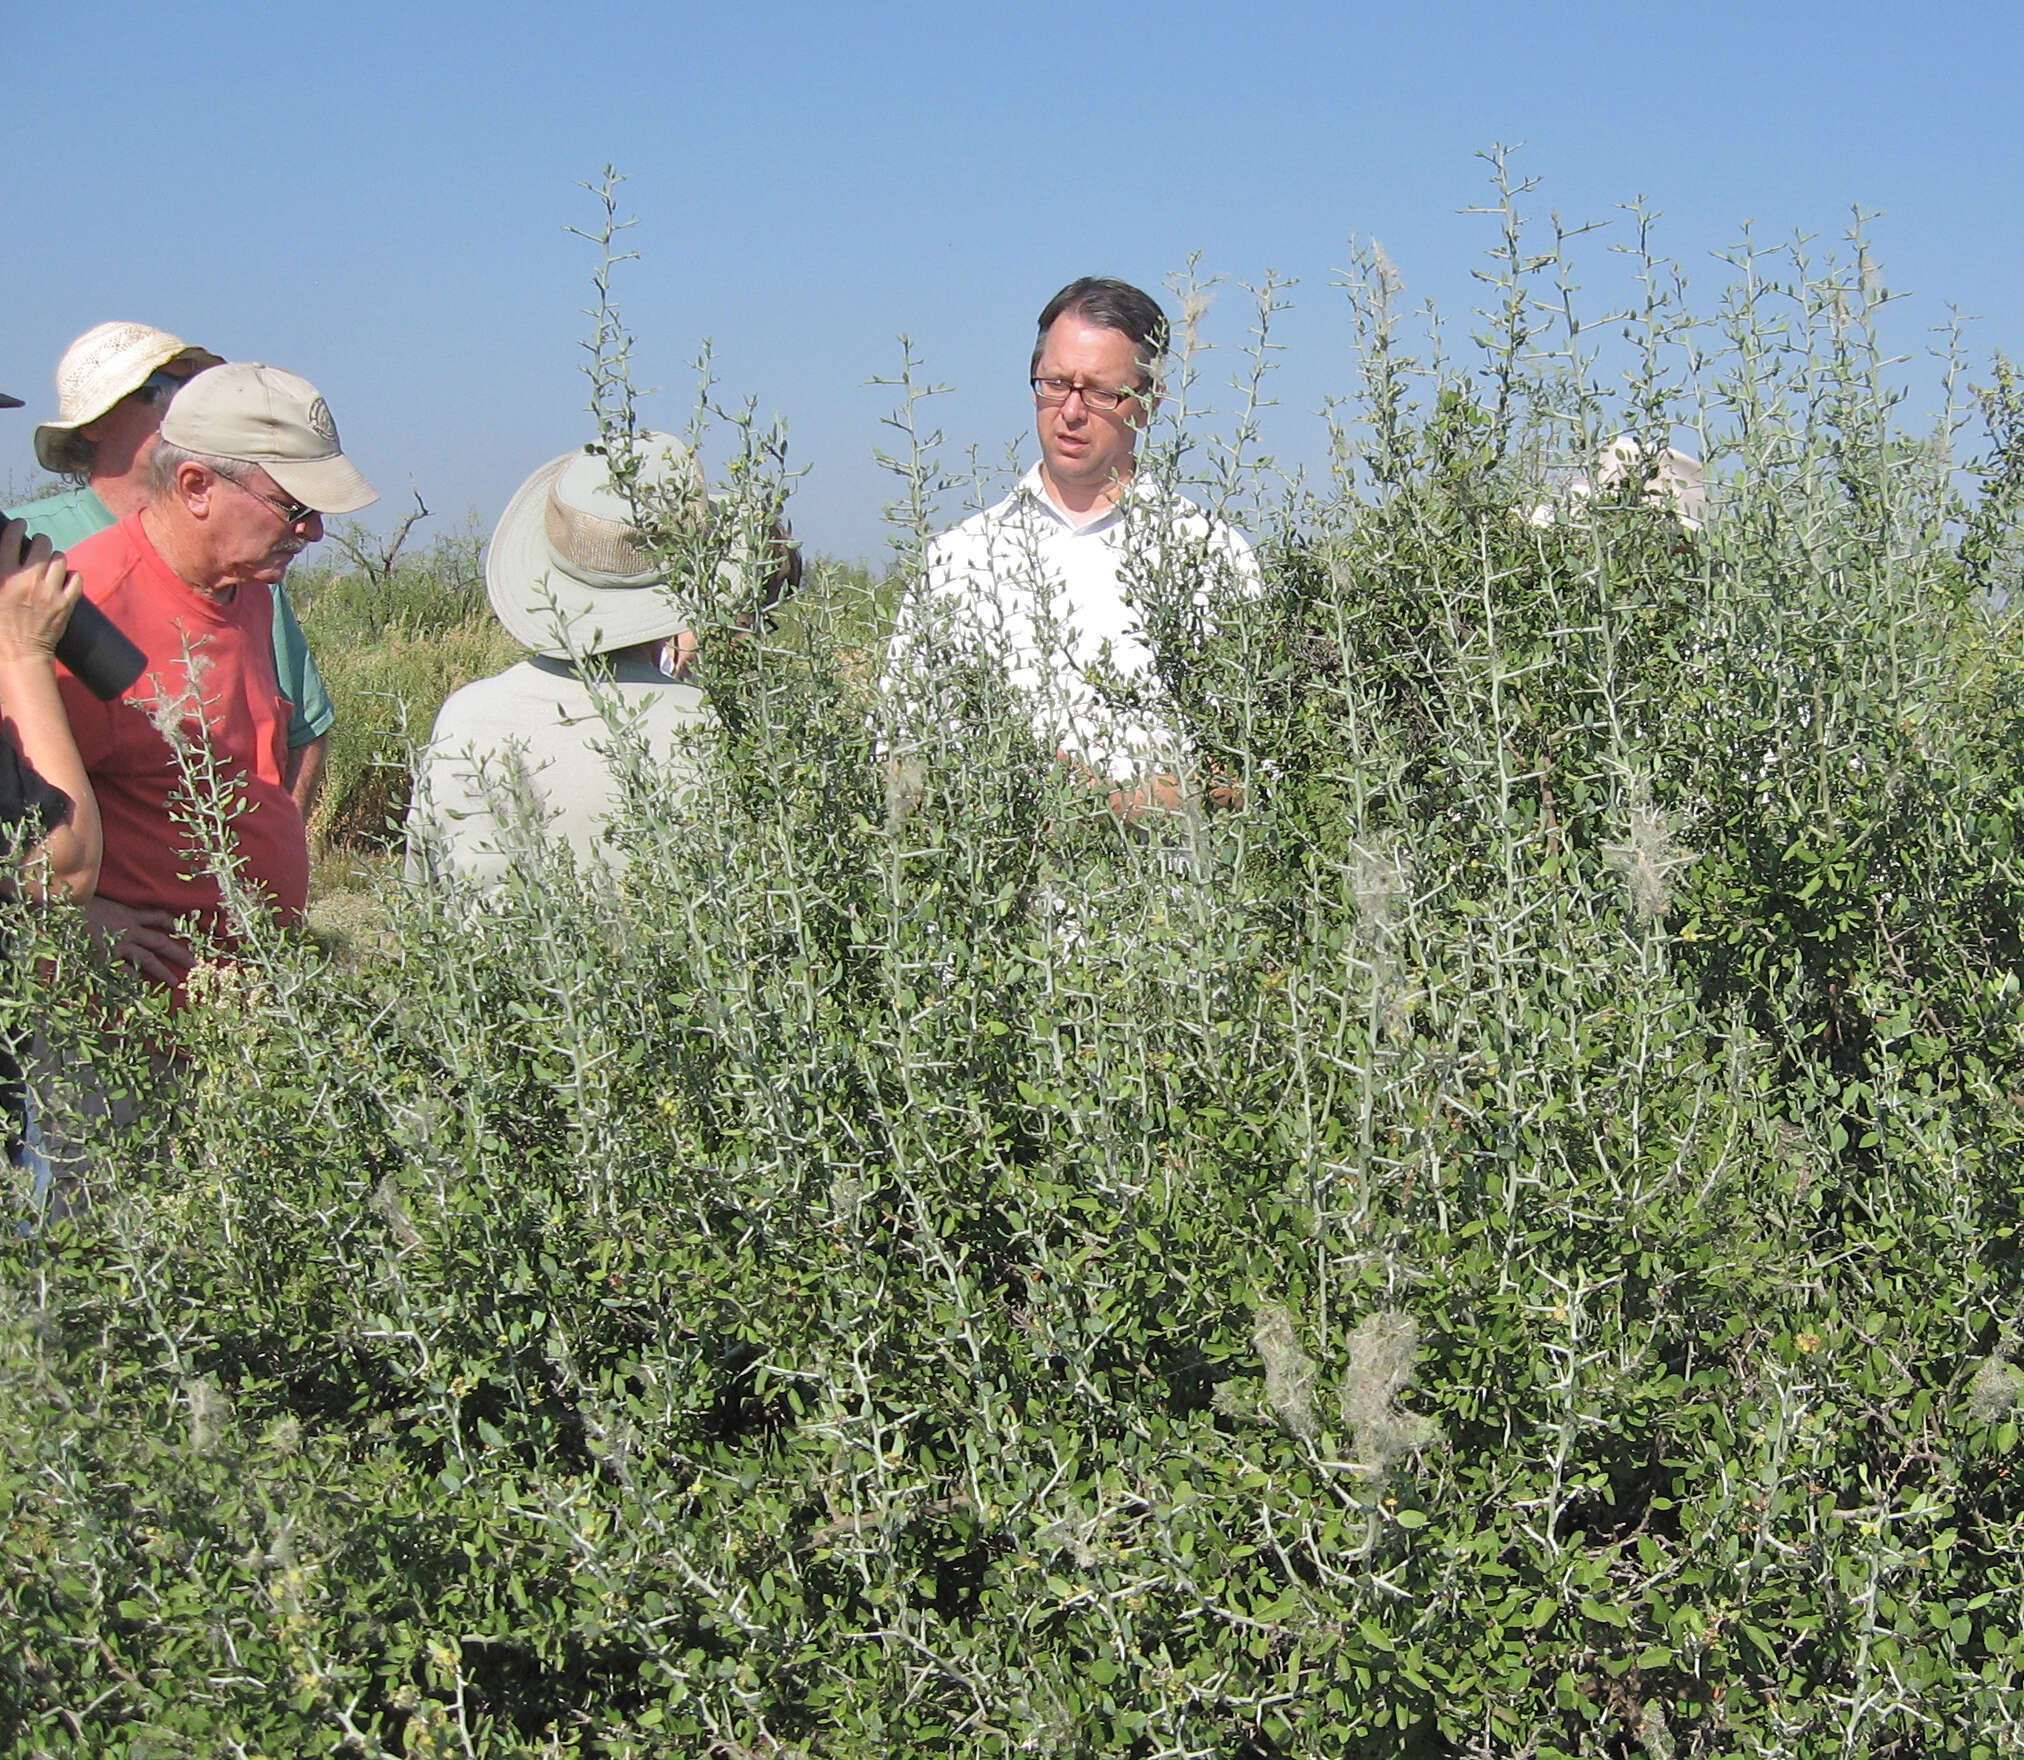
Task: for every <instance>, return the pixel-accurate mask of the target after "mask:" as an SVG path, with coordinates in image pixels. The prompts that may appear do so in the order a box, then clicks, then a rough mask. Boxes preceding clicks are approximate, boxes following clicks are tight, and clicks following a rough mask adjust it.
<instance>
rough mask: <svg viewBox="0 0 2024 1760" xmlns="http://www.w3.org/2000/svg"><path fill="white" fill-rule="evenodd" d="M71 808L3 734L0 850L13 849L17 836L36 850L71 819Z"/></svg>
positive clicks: (0, 745) (0, 736)
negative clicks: (37, 846) (58, 827)
mask: <svg viewBox="0 0 2024 1760" xmlns="http://www.w3.org/2000/svg"><path fill="white" fill-rule="evenodd" d="M70 809H71V799H70V796H69V795H67V794H65V793H64V792H63V790H62V789H60V788H58V787H57V786H56V784H55V783H53V782H49V781H46V780H44V778H43V777H42V775H41V774H40V773H39V772H38V771H37V770H36V768H35V766H34V765H33V764H31V763H29V761H28V760H27V759H26V758H24V757H23V756H22V755H21V748H20V747H19V746H17V745H16V744H15V743H14V741H13V739H12V738H11V737H10V736H9V735H8V734H6V733H5V732H0V847H4V848H7V849H12V848H13V847H14V843H15V839H16V838H17V837H18V838H21V839H22V842H23V846H24V847H26V848H28V849H33V848H34V847H35V846H36V845H37V844H38V843H40V842H41V841H42V840H43V839H44V838H45V837H47V836H48V835H49V834H50V832H52V831H54V830H55V829H56V828H57V826H59V825H61V824H62V823H63V822H64V820H66V819H68V818H69V817H70Z"/></svg>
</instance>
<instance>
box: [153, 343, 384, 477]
mask: <svg viewBox="0 0 2024 1760" xmlns="http://www.w3.org/2000/svg"><path fill="white" fill-rule="evenodd" d="M162 438H163V439H164V440H166V441H168V443H169V444H170V445H171V446H180V447H182V448H184V450H185V451H189V452H202V453H208V454H209V455H210V456H211V457H213V458H230V459H236V460H238V462H239V463H241V464H257V465H258V466H260V468H261V469H262V470H264V471H265V472H266V473H267V474H268V475H269V476H270V477H272V478H273V479H274V480H275V482H277V483H279V484H280V485H281V487H282V489H283V491H284V492H285V493H287V494H290V495H293V496H294V497H295V499H296V500H298V501H300V502H301V503H302V504H303V505H304V506H305V507H313V508H315V509H316V511H317V512H318V513H356V512H357V511H358V510H359V509H360V508H361V507H367V506H370V505H371V504H372V503H373V502H375V501H377V500H378V499H379V491H378V490H377V489H375V488H374V487H373V486H372V485H371V484H370V483H368V482H367V481H366V480H365V478H364V477H362V476H361V475H359V471H358V467H357V466H356V465H354V464H353V463H352V462H351V460H350V459H348V458H346V457H345V456H344V449H343V447H342V446H341V445H340V444H339V442H338V438H337V423H336V422H335V421H333V420H332V419H331V414H330V405H329V404H327V403H325V402H324V401H323V394H322V393H321V392H319V391H318V390H317V389H316V387H315V386H314V385H312V384H310V382H309V381H308V380H307V379H305V378H303V377H302V376H301V375H300V374H299V373H290V372H287V371H284V370H283V369H282V368H280V367H270V366H267V365H266V364H265V363H264V362H261V361H230V362H228V363H226V364H225V365H223V366H218V367H213V368H212V369H211V370H210V371H209V372H208V373H200V374H198V375H197V377H196V378H194V379H192V380H191V381H190V382H189V383H188V384H187V385H185V386H184V387H183V388H182V390H180V391H178V392H177V393H176V395H175V396H174V397H172V398H171V399H170V400H169V408H168V413H167V414H166V415H164V416H163V417H162Z"/></svg>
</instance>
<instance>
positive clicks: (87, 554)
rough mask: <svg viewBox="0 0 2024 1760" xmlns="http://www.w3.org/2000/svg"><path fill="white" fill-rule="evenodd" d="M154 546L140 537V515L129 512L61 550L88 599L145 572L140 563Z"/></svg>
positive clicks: (95, 598) (103, 594) (122, 585)
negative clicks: (80, 581)
mask: <svg viewBox="0 0 2024 1760" xmlns="http://www.w3.org/2000/svg"><path fill="white" fill-rule="evenodd" d="M153 554H154V547H153V546H152V545H151V544H149V543H148V542H147V540H146V539H145V538H143V537H142V536H141V529H140V518H139V516H138V515H132V516H130V517H128V518H126V519H123V520H118V521H115V522H114V523H113V524H112V525H109V526H107V527H106V528H105V529H104V530H103V531H99V532H94V533H93V534H92V535H91V536H90V537H88V538H86V539H84V540H83V542H81V543H77V544H73V545H71V546H70V547H69V548H68V549H66V550H65V551H64V557H65V559H66V560H67V561H68V562H69V564H70V568H71V572H72V573H74V574H76V575H78V576H79V577H80V578H81V579H82V580H83V582H84V593H85V597H86V598H88V599H93V600H97V599H101V598H103V597H104V596H105V595H106V594H108V593H110V592H113V591H115V590H117V589H119V588H122V587H124V586H125V585H127V584H128V583H129V582H131V581H133V580H135V579H136V578H137V577H142V576H144V575H145V573H146V571H145V569H143V568H142V566H141V564H142V563H143V562H144V560H145V559H146V558H148V557H151V556H152V555H153Z"/></svg>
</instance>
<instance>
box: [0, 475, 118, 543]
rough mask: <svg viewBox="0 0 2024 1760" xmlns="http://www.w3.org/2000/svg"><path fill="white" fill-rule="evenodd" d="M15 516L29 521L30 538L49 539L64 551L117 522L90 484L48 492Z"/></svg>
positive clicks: (21, 509) (19, 510)
mask: <svg viewBox="0 0 2024 1760" xmlns="http://www.w3.org/2000/svg"><path fill="white" fill-rule="evenodd" d="M14 517H15V518H16V519H20V520H26V521H27V522H28V533H29V536H30V537H41V538H47V539H48V540H49V542H50V543H51V545H53V546H54V547H55V548H56V549H58V550H64V551H68V550H69V549H71V548H72V546H74V545H77V544H81V543H83V542H84V541H85V540H86V539H87V538H90V537H93V536H94V535H96V534H97V533H99V532H102V531H104V530H105V529H106V527H108V526H110V525H111V524H112V523H113V517H112V509H111V508H109V507H108V506H106V504H105V503H104V502H103V501H101V500H100V499H99V496H98V491H97V490H95V489H92V488H90V487H85V488H79V489H64V490H60V491H59V492H58V493H56V494H54V495H44V496H42V497H41V498H40V499H39V500H35V501H31V502H29V503H28V504H27V505H26V506H25V507H17V508H15V509H14Z"/></svg>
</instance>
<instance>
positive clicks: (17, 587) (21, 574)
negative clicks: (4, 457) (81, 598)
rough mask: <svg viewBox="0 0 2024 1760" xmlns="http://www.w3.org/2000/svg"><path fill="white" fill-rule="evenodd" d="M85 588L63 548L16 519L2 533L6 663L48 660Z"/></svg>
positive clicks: (0, 600)
mask: <svg viewBox="0 0 2024 1760" xmlns="http://www.w3.org/2000/svg"><path fill="white" fill-rule="evenodd" d="M83 590H84V589H83V585H82V583H81V582H80V581H79V580H78V578H77V576H75V575H74V574H72V573H71V572H70V571H69V570H68V569H67V568H66V567H65V566H64V561H63V553H62V552H61V551H60V550H52V549H51V548H50V547H49V540H48V539H47V538H45V537H40V536H38V537H36V538H34V539H30V538H29V536H28V525H27V522H26V521H25V520H18V519H10V520H9V521H8V522H7V524H6V526H5V528H4V529H0V661H8V660H13V661H20V660H47V659H48V658H49V657H50V656H51V655H52V654H54V653H55V651H56V644H57V640H58V638H60V637H61V636H62V634H63V629H64V625H66V624H67V623H69V622H70V613H71V610H72V608H73V607H74V606H75V605H76V604H77V600H78V595H79V594H80V593H82V592H83Z"/></svg>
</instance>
